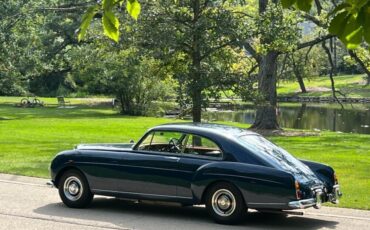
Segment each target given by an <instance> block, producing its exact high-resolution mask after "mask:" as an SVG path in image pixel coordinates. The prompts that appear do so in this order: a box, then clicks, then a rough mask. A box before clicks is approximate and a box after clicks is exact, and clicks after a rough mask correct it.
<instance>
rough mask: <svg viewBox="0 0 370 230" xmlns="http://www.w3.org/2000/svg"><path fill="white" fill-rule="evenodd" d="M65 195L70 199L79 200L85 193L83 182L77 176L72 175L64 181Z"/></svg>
mask: <svg viewBox="0 0 370 230" xmlns="http://www.w3.org/2000/svg"><path fill="white" fill-rule="evenodd" d="M63 192H64V195H65V196H66V197H67V199H68V200H70V201H77V200H78V199H80V198H81V196H82V193H83V186H82V182H81V180H80V179H79V178H77V177H75V176H70V177H68V178H67V179H66V180H65V181H64V185H63Z"/></svg>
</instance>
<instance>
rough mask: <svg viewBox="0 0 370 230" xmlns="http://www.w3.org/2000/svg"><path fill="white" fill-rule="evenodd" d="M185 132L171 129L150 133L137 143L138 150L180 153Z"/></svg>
mask: <svg viewBox="0 0 370 230" xmlns="http://www.w3.org/2000/svg"><path fill="white" fill-rule="evenodd" d="M184 137H185V134H182V133H179V132H171V131H155V132H152V133H150V134H149V135H148V136H147V137H146V138H145V139H144V140H143V141H142V142H141V143H140V145H139V147H138V150H146V151H155V152H169V153H180V152H181V150H182V141H183V139H184Z"/></svg>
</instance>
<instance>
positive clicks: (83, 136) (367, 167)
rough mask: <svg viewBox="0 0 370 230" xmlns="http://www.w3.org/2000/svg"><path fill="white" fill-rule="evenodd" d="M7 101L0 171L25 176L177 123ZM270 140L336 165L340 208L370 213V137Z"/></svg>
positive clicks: (1, 119) (0, 104) (0, 111)
mask: <svg viewBox="0 0 370 230" xmlns="http://www.w3.org/2000/svg"><path fill="white" fill-rule="evenodd" d="M5 101H7V99H6V98H0V172H3V173H11V174H20V175H27V176H36V177H45V178H47V177H48V176H49V172H48V167H49V163H50V161H51V159H52V158H53V156H54V155H55V154H56V153H57V152H59V151H61V150H66V149H71V148H73V146H74V145H76V144H79V143H96V142H128V141H129V140H130V139H134V140H135V141H137V140H138V138H139V137H141V135H142V134H143V133H144V131H145V130H147V129H148V128H150V127H152V126H154V125H157V124H162V123H167V122H174V120H171V119H164V118H152V117H129V116H120V115H117V113H116V112H115V111H112V110H111V109H109V108H104V107H91V106H84V105H79V106H77V107H76V108H73V109H57V108H56V107H44V108H16V107H13V106H12V105H9V104H4V102H5ZM230 124H231V123H230ZM232 124H234V125H238V126H240V127H247V126H248V125H245V124H244V125H243V124H236V123H232ZM271 139H272V140H273V141H275V142H276V143H278V144H279V145H281V146H282V147H284V148H286V149H287V150H288V151H290V152H291V153H292V154H293V155H295V156H297V157H299V158H303V159H308V160H314V161H319V162H322V163H326V164H330V165H331V166H333V167H334V168H335V169H336V171H337V174H338V177H339V180H340V183H341V186H342V189H343V193H344V197H343V199H342V200H341V203H340V206H341V207H350V208H360V209H368V210H369V209H370V196H369V189H370V136H369V135H359V134H337V133H332V132H323V133H322V134H321V136H314V137H273V138H271Z"/></svg>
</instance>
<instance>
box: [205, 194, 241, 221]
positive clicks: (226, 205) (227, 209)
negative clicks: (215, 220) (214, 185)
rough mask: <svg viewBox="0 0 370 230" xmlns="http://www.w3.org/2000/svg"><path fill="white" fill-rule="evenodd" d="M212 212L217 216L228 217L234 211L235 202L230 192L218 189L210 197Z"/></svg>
mask: <svg viewBox="0 0 370 230" xmlns="http://www.w3.org/2000/svg"><path fill="white" fill-rule="evenodd" d="M211 202H212V208H213V211H215V213H216V214H217V215H219V216H225V217H226V216H230V215H232V214H233V213H234V211H235V209H236V200H235V196H234V194H233V193H232V192H230V191H229V190H227V189H219V190H217V191H216V192H215V193H214V194H213V196H212V201H211Z"/></svg>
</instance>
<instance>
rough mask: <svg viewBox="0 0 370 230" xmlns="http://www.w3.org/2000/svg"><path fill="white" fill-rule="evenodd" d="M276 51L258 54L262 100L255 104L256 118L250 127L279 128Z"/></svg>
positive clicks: (259, 85)
mask: <svg viewBox="0 0 370 230" xmlns="http://www.w3.org/2000/svg"><path fill="white" fill-rule="evenodd" d="M277 57H278V53H277V52H275V51H270V52H268V53H267V54H266V55H263V56H260V62H259V72H258V91H259V93H260V94H261V95H262V97H263V100H262V102H261V104H260V105H257V114H256V120H255V122H254V124H253V125H252V127H251V128H254V129H280V127H279V124H278V120H277V93H276V74H277V73H276V71H277Z"/></svg>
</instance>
